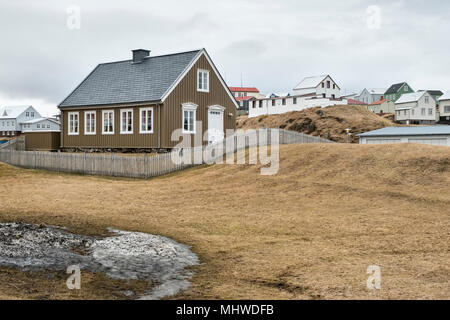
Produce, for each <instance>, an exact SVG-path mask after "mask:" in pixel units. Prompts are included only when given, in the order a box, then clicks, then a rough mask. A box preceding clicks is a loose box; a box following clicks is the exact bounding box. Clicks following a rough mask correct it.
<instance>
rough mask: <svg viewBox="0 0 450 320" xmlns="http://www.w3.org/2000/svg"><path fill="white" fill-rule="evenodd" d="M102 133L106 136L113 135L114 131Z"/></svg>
mask: <svg viewBox="0 0 450 320" xmlns="http://www.w3.org/2000/svg"><path fill="white" fill-rule="evenodd" d="M102 135H104V136H112V135H114V132H102Z"/></svg>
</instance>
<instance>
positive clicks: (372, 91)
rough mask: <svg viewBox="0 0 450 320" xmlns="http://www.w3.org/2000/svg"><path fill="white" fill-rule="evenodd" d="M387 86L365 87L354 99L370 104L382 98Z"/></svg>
mask: <svg viewBox="0 0 450 320" xmlns="http://www.w3.org/2000/svg"><path fill="white" fill-rule="evenodd" d="M386 90H387V88H365V89H364V90H363V91H361V94H360V95H359V96H358V97H357V98H355V99H356V100H359V101H362V102H365V103H367V104H371V103H374V102H377V101H380V100H381V99H382V98H384V93H385V92H386Z"/></svg>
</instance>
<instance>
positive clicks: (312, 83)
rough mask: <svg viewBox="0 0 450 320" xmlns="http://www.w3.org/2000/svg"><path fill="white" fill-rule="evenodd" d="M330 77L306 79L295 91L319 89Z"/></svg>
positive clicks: (322, 76)
mask: <svg viewBox="0 0 450 320" xmlns="http://www.w3.org/2000/svg"><path fill="white" fill-rule="evenodd" d="M326 77H328V75H326V74H325V75H321V76H315V77H307V78H304V79H303V80H302V81H301V82H300V83H299V84H298V85H297V86H296V87H295V89H310V88H315V87H317V86H318V85H319V84H320V83H321V82H322V81H323V80H325V78H326Z"/></svg>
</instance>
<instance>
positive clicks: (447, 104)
mask: <svg viewBox="0 0 450 320" xmlns="http://www.w3.org/2000/svg"><path fill="white" fill-rule="evenodd" d="M439 117H440V118H439V121H440V122H444V123H450V91H447V92H446V93H444V95H443V96H442V97H440V98H439Z"/></svg>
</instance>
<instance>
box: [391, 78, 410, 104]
mask: <svg viewBox="0 0 450 320" xmlns="http://www.w3.org/2000/svg"><path fill="white" fill-rule="evenodd" d="M413 92H414V90H413V89H412V88H411V87H410V86H409V84H407V83H406V82H401V83H396V84H393V85H392V86H390V87H389V89H387V90H386V92H385V93H384V98H385V99H386V100H389V101H394V102H397V100H398V99H400V97H401V96H402V95H403V94H405V93H413Z"/></svg>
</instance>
